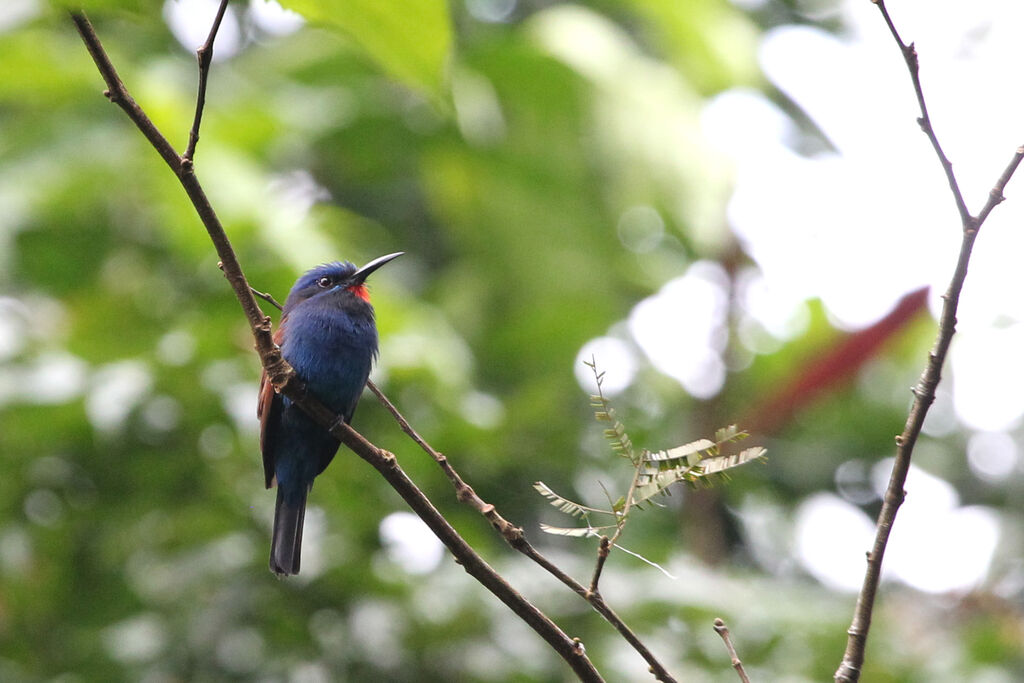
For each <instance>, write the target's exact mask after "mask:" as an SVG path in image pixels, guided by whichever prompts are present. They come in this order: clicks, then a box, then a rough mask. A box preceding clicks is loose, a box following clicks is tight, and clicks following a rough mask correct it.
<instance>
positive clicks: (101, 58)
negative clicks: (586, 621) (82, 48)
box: [71, 11, 604, 683]
mask: <svg viewBox="0 0 1024 683" xmlns="http://www.w3.org/2000/svg"><path fill="white" fill-rule="evenodd" d="M71 18H72V21H74V23H75V26H76V28H77V29H78V32H79V34H80V35H81V36H82V40H83V41H84V42H85V45H86V47H87V48H88V50H89V53H90V54H91V55H92V58H93V61H95V62H96V66H97V68H98V69H99V71H100V74H101V75H102V76H103V79H104V81H106V83H107V87H108V90H107V93H106V94H107V97H109V98H110V99H111V101H113V102H115V103H117V104H118V106H120V107H121V108H122V109H123V110H124V111H125V113H126V114H127V115H128V117H129V118H130V119H131V120H132V121H133V122H134V123H135V125H136V126H137V127H138V128H139V130H140V131H141V132H142V133H143V134H144V135H145V136H146V138H147V139H148V140H149V141H150V143H151V144H152V145H153V147H154V148H155V149H156V150H157V152H158V153H159V154H160V156H161V157H163V159H164V161H166V162H167V164H168V166H170V167H171V170H172V171H173V172H174V174H175V175H176V176H177V177H178V179H179V180H180V182H181V184H182V186H183V187H184V188H185V192H186V193H187V194H188V196H189V199H191V200H192V204H193V206H194V207H195V209H196V212H197V213H198V214H199V218H200V219H201V220H202V222H203V225H204V226H205V228H206V230H207V233H209V235H210V239H211V241H212V242H213V244H214V247H215V248H216V250H217V255H218V256H219V257H220V260H221V264H222V269H223V271H224V275H225V276H226V277H227V279H228V282H229V283H230V284H231V287H232V289H233V290H234V293H235V296H236V298H237V299H238V301H239V303H240V304H241V305H242V310H243V311H244V312H245V316H246V319H247V320H248V322H249V326H250V328H251V330H252V333H253V337H254V339H255V341H256V351H257V353H258V354H259V357H260V362H261V363H262V365H263V367H264V369H265V370H266V372H267V377H268V379H269V380H270V382H271V383H272V384H273V386H274V388H275V389H276V390H277V391H278V392H280V393H281V394H283V395H285V396H287V397H288V398H290V399H291V400H292V401H293V402H294V403H296V404H297V405H298V406H300V407H301V408H302V409H303V410H304V411H306V412H307V413H308V414H309V415H310V416H311V417H313V419H314V420H315V421H316V422H317V423H318V424H320V425H322V426H324V427H325V428H327V429H329V431H330V433H331V434H332V435H333V436H334V437H335V438H337V439H338V440H339V441H341V442H342V443H344V444H345V445H346V446H348V447H349V448H350V449H351V450H352V451H353V452H354V453H356V455H358V456H359V457H361V458H362V459H363V460H365V461H366V462H368V463H369V464H370V465H371V466H372V467H374V468H375V469H376V470H377V471H378V472H380V473H381V474H382V475H383V476H384V478H385V479H386V480H387V481H388V483H390V484H391V486H392V487H393V488H394V489H395V491H397V492H398V494H399V495H400V496H402V498H403V499H404V500H405V501H406V503H407V504H408V505H409V507H410V508H411V509H412V510H413V511H414V512H415V513H416V514H417V515H418V516H419V517H420V518H421V519H422V520H423V521H424V522H425V523H426V524H427V526H428V527H429V528H430V529H431V530H432V531H433V532H434V534H435V535H436V536H437V537H438V539H439V540H440V541H441V542H442V543H444V544H445V546H447V547H448V549H449V550H450V551H451V552H452V554H453V555H454V556H455V558H456V560H457V561H458V562H459V564H460V565H462V567H463V568H464V569H465V570H466V572H467V573H469V574H470V575H471V576H473V578H475V579H476V580H477V581H478V582H480V583H481V584H482V585H483V586H484V587H486V588H487V589H488V590H490V591H491V593H493V594H494V595H495V597H497V598H498V599H499V600H501V601H502V602H504V603H505V604H506V605H507V606H508V607H509V608H510V609H511V610H512V611H513V612H515V614H516V615H517V616H519V618H521V619H522V620H523V621H524V622H526V623H527V624H528V625H529V626H530V627H531V628H533V630H534V631H536V632H537V634H538V635H540V636H541V637H542V638H543V639H544V640H545V641H546V642H547V643H548V644H549V645H550V646H551V648H552V649H553V650H555V652H557V653H558V654H559V655H560V656H561V657H562V658H563V659H564V660H565V661H566V662H567V663H568V664H569V666H570V667H571V668H572V669H573V671H574V672H575V674H576V676H577V677H578V678H579V679H580V680H581V681H589V682H591V683H599V682H601V681H603V680H604V679H603V678H602V677H601V675H600V674H599V673H598V671H597V669H596V668H594V665H593V664H592V663H591V661H590V659H589V658H588V657H587V656H586V653H585V652H584V651H583V647H582V646H581V644H580V642H579V640H578V639H573V638H570V637H568V636H567V635H566V634H565V633H564V632H563V631H562V630H561V629H560V628H559V627H558V626H557V625H556V624H555V623H554V622H552V621H551V620H550V619H549V618H548V617H547V615H545V614H544V613H543V612H541V611H540V610H539V609H537V608H536V607H535V606H534V605H533V604H532V603H530V602H529V601H528V600H526V599H525V598H524V597H523V596H522V595H521V594H520V593H519V592H518V591H516V590H515V589H514V588H512V586H510V585H509V584H508V582H506V581H505V580H504V579H503V578H502V577H501V575H499V574H498V573H497V572H495V571H494V570H493V569H492V568H491V567H490V566H489V565H488V564H487V563H486V562H485V561H484V560H483V558H482V557H480V555H478V554H477V553H476V551H474V550H473V549H472V547H470V546H469V545H468V544H467V543H466V542H465V540H463V538H462V537H461V536H460V535H459V534H458V532H457V531H456V530H455V529H454V528H452V526H451V525H450V524H449V523H448V521H447V520H446V519H445V518H444V517H443V516H442V515H441V513H440V512H438V511H437V509H436V508H435V507H434V506H433V504H432V503H431V502H430V500H429V499H428V498H427V497H426V496H425V495H424V494H423V492H422V491H420V489H419V488H417V487H416V485H415V484H414V483H413V482H412V481H411V480H410V479H409V478H408V476H407V475H406V474H405V472H404V471H403V470H402V469H401V467H399V465H398V461H397V460H396V459H395V456H394V455H393V454H391V453H389V452H387V451H384V450H382V449H380V448H377V447H376V446H374V445H373V444H371V443H370V442H369V441H367V440H366V439H365V438H364V437H363V436H362V435H360V434H359V433H358V432H356V431H355V430H354V429H352V428H351V427H350V426H349V425H347V424H345V421H344V420H343V419H342V417H341V416H339V415H336V414H335V413H333V412H332V411H331V410H329V409H328V408H327V407H326V406H324V405H323V403H321V402H320V401H319V400H318V399H317V398H316V397H314V396H313V395H312V394H309V393H308V392H307V391H306V387H305V385H304V383H303V382H302V380H301V379H299V377H298V376H297V375H296V374H295V371H294V370H293V369H292V368H291V366H290V365H289V364H288V363H287V361H285V360H284V358H282V357H281V351H280V349H279V348H278V347H277V345H276V344H274V342H273V339H272V337H271V333H270V330H271V325H270V318H268V317H266V316H264V315H263V312H262V311H261V310H260V308H259V304H257V303H256V299H255V297H254V295H253V292H252V289H251V288H250V287H249V283H248V282H247V281H246V279H245V275H244V274H243V273H242V268H241V266H240V265H239V263H238V259H237V258H236V256H235V253H234V249H233V248H232V246H231V242H230V241H229V240H228V237H227V234H226V233H225V232H224V228H223V226H222V225H221V224H220V221H219V219H218V218H217V215H216V213H215V212H214V210H213V207H212V205H211V204H210V202H209V200H208V199H207V197H206V194H205V192H204V191H203V189H202V186H201V185H200V184H199V181H198V180H197V179H196V176H195V173H194V172H193V168H192V163H191V160H188V159H183V158H182V157H180V156H178V154H177V152H175V150H174V148H173V146H171V144H170V143H169V142H168V141H167V139H166V138H165V137H164V136H163V135H162V134H161V133H160V132H159V131H158V130H157V128H156V126H155V125H153V123H152V121H151V120H150V119H149V117H147V116H146V114H145V112H143V110H142V109H141V107H139V105H138V104H137V103H136V102H135V101H134V100H133V99H132V98H131V96H130V95H129V94H128V90H127V88H125V86H124V84H123V83H122V82H121V80H120V78H119V77H118V75H117V71H116V70H115V69H114V66H113V64H112V63H111V62H110V58H109V57H108V56H107V54H106V51H105V50H104V49H103V46H102V45H101V44H100V41H99V38H98V37H97V35H96V32H95V30H94V29H93V27H92V24H90V23H89V20H88V18H87V17H86V15H85V13H84V12H82V11H73V12H71Z"/></svg>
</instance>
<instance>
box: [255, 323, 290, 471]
mask: <svg viewBox="0 0 1024 683" xmlns="http://www.w3.org/2000/svg"><path fill="white" fill-rule="evenodd" d="M283 340H284V326H283V325H282V326H281V327H279V328H278V329H277V332H275V333H274V343H275V344H277V345H278V346H280V345H281V342H282V341H283ZM282 403H283V401H282V399H281V396H280V395H279V394H278V393H277V392H276V391H274V385H273V384H271V383H270V380H268V379H267V372H266V370H264V371H263V374H262V375H261V376H260V393H259V403H257V404H256V417H257V418H259V421H260V452H261V453H262V454H263V476H264V477H265V479H266V485H267V488H268V489H269V488H270V487H271V486H273V485H274V436H275V433H276V431H277V425H278V423H279V422H280V420H281V408H282Z"/></svg>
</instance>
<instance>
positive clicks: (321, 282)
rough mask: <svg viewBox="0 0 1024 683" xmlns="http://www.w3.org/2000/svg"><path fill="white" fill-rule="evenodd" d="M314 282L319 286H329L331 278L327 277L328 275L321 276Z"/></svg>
mask: <svg viewBox="0 0 1024 683" xmlns="http://www.w3.org/2000/svg"><path fill="white" fill-rule="evenodd" d="M316 283H317V285H319V286H320V287H324V288H327V287H330V286H331V278H329V277H322V278H320V279H319V280H317V281H316Z"/></svg>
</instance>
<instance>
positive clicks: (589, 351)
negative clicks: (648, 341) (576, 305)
mask: <svg viewBox="0 0 1024 683" xmlns="http://www.w3.org/2000/svg"><path fill="white" fill-rule="evenodd" d="M591 362H596V363H597V371H598V372H603V373H604V379H603V380H602V382H601V389H602V391H603V392H604V395H605V396H609V397H611V396H617V395H618V394H620V393H622V392H623V391H624V390H625V389H626V388H627V387H628V386H629V385H630V384H632V383H633V378H634V377H636V371H637V359H636V352H635V351H634V350H633V347H632V346H631V345H630V344H628V343H626V342H624V341H623V340H621V339H618V338H616V337H594V338H593V339H591V340H589V341H588V342H587V343H585V344H584V345H583V347H582V348H580V352H579V353H578V354H576V362H575V363H573V366H572V367H573V372H574V373H575V374H576V381H577V382H579V385H580V388H581V389H583V390H584V391H586V392H587V393H590V394H596V393H597V382H596V380H595V379H594V370H593V369H592V368H590V367H589V366H587V365H585V363H591Z"/></svg>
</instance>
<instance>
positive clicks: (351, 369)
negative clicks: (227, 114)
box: [256, 252, 404, 577]
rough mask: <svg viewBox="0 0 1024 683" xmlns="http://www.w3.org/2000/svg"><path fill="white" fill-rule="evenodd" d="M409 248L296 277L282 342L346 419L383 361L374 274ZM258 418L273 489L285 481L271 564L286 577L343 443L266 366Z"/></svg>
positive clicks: (295, 569)
mask: <svg viewBox="0 0 1024 683" xmlns="http://www.w3.org/2000/svg"><path fill="white" fill-rule="evenodd" d="M403 253H404V252H397V253H394V254H388V255H387V256H381V257H380V258H377V259H374V260H372V261H370V262H369V263H367V264H366V265H365V266H363V267H362V268H356V267H355V266H354V265H353V264H352V263H351V262H349V261H335V262H332V263H325V264H322V265H319V266H316V267H315V268H312V269H311V270H309V271H307V272H306V273H305V274H303V275H302V276H301V277H299V279H298V280H296V282H295V285H294V286H293V287H292V289H291V291H290V292H289V294H288V298H287V299H286V300H285V304H284V307H283V313H282V316H281V323H280V325H279V326H278V329H277V331H276V332H275V333H274V342H275V343H276V344H277V345H278V346H279V347H280V349H281V355H282V357H283V358H284V359H285V360H286V361H288V363H289V364H290V365H291V366H292V368H294V370H295V373H296V374H297V375H298V377H299V378H300V379H302V380H303V381H304V382H305V384H306V388H307V390H308V391H309V392H310V393H312V394H313V395H314V396H316V397H317V398H318V399H319V400H320V401H321V402H322V403H323V404H324V405H325V406H327V407H328V408H330V409H331V410H333V411H334V412H335V413H337V414H338V415H340V416H341V417H342V418H344V420H345V422H346V424H348V423H350V422H351V420H352V415H353V414H354V413H355V410H356V404H357V403H359V398H360V396H361V395H362V393H363V387H364V386H365V385H366V382H367V379H369V376H370V368H371V366H372V365H373V362H374V361H375V360H376V358H377V324H376V320H375V317H374V310H373V306H372V305H371V304H370V295H369V292H368V291H367V288H366V278H367V277H368V276H369V275H370V274H371V273H373V272H374V271H376V270H377V269H378V268H380V267H381V266H383V265H384V264H386V263H388V262H390V261H392V260H394V259H396V258H398V257H399V256H401V255H402V254H403ZM256 416H257V417H258V418H259V421H260V451H261V453H262V455H263V473H264V477H265V479H266V486H267V488H268V489H270V488H272V487H274V486H275V485H276V486H277V502H276V505H275V507H274V530H273V535H272V538H271V545H270V569H271V571H273V572H274V573H275V574H277V575H278V576H279V577H281V576H289V575H293V574H298V573H299V564H300V557H301V552H302V522H303V519H304V518H305V513H306V499H307V496H308V495H309V492H310V489H311V488H312V486H313V480H314V479H315V478H316V477H317V476H318V475H320V474H321V473H322V472H323V471H324V469H326V468H327V466H328V465H329V464H330V462H331V460H332V459H333V458H334V456H335V454H336V453H337V452H338V447H339V446H340V445H341V442H340V441H338V440H337V439H336V438H334V437H333V436H331V434H330V433H329V432H328V431H327V429H325V428H324V427H322V426H320V425H319V424H317V423H316V422H314V421H313V419H312V418H311V417H309V416H308V415H307V414H306V413H305V412H304V411H303V410H302V409H301V408H300V407H299V406H297V405H295V404H294V403H293V402H292V401H291V400H290V399H289V398H288V397H286V396H282V395H280V394H278V393H277V392H276V391H275V390H274V387H273V385H272V384H271V383H270V381H269V380H268V379H267V373H266V371H265V370H264V372H263V376H262V378H261V380H260V389H259V402H258V405H257V409H256Z"/></svg>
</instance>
